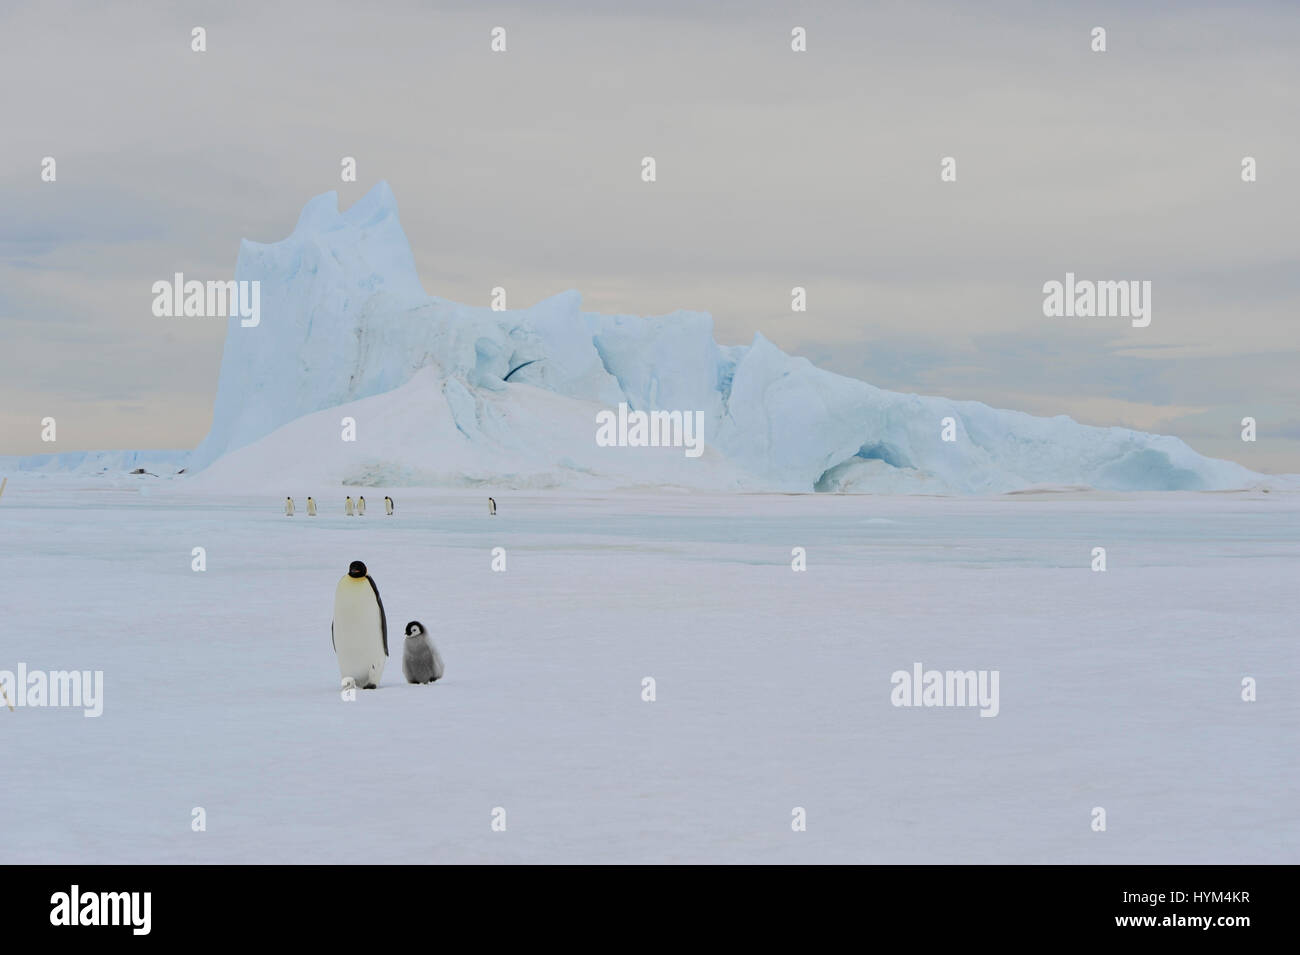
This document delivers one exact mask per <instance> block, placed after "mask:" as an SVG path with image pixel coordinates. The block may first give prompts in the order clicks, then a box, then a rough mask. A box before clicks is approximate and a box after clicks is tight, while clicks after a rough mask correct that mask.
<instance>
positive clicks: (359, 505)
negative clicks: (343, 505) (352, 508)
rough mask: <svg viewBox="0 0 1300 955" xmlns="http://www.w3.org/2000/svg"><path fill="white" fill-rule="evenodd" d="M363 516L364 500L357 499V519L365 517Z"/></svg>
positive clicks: (364, 513) (362, 498)
mask: <svg viewBox="0 0 1300 955" xmlns="http://www.w3.org/2000/svg"><path fill="white" fill-rule="evenodd" d="M365 516H366V499H365V498H364V497H361V498H357V517H365Z"/></svg>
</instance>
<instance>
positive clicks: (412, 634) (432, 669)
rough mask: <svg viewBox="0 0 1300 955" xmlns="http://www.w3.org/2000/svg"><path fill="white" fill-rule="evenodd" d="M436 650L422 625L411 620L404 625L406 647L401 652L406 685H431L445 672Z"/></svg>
mask: <svg viewBox="0 0 1300 955" xmlns="http://www.w3.org/2000/svg"><path fill="white" fill-rule="evenodd" d="M445 669H446V668H445V667H444V666H443V665H442V657H440V656H438V648H437V647H435V646H434V645H433V641H432V640H430V639H429V635H428V634H427V633H425V632H424V624H422V623H420V621H418V620H412V621H411V622H410V623H408V624H407V625H406V646H405V647H404V648H403V650H402V675H403V676H404V677H406V682H407V683H433V682H434V681H435V680H441V679H442V674H443V672H444V671H445Z"/></svg>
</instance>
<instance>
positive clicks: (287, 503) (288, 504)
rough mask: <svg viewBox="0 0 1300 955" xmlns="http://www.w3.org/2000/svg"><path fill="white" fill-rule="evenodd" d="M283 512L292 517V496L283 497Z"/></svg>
mask: <svg viewBox="0 0 1300 955" xmlns="http://www.w3.org/2000/svg"><path fill="white" fill-rule="evenodd" d="M284 513H285V514H287V515H289V516H290V517H293V498H291V497H286V498H285V499H284Z"/></svg>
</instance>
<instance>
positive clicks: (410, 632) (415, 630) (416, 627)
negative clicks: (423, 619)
mask: <svg viewBox="0 0 1300 955" xmlns="http://www.w3.org/2000/svg"><path fill="white" fill-rule="evenodd" d="M423 633H424V627H423V625H422V624H421V623H420V621H418V620H412V621H411V622H410V623H408V624H407V625H406V635H407V636H408V637H418V636H420V635H421V634H423Z"/></svg>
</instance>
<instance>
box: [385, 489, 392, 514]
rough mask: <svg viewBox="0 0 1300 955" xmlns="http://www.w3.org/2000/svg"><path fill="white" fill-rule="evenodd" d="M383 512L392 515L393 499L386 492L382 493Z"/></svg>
mask: <svg viewBox="0 0 1300 955" xmlns="http://www.w3.org/2000/svg"><path fill="white" fill-rule="evenodd" d="M384 513H385V514H387V515H388V516H389V517H392V516H393V499H392V498H391V497H389V496H388V495H386V494H385V495H384Z"/></svg>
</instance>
